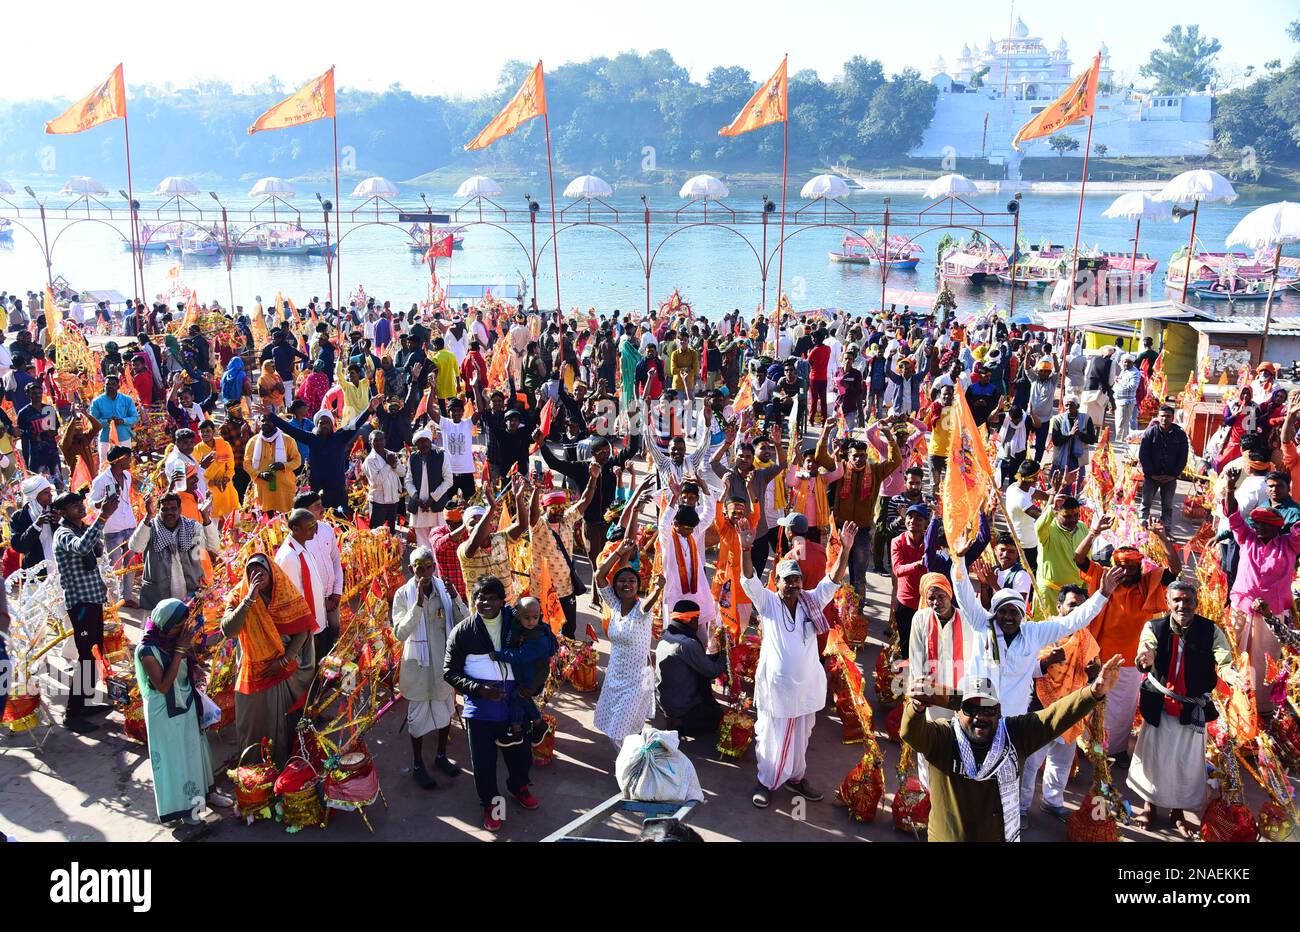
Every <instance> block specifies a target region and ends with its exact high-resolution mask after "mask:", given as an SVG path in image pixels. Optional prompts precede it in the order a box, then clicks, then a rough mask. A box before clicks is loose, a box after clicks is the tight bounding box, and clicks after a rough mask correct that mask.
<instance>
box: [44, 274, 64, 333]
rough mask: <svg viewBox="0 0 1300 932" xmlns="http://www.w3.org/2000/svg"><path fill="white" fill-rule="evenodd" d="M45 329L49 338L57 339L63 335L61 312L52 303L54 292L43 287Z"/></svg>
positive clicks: (48, 287) (56, 305)
mask: <svg viewBox="0 0 1300 932" xmlns="http://www.w3.org/2000/svg"><path fill="white" fill-rule="evenodd" d="M45 327H46V329H47V330H48V331H49V333H50V336H52V337H57V336H59V335H60V334H61V333H63V310H62V309H61V308H60V307H59V305H58V304H56V303H55V301H54V291H53V290H52V289H51V288H50V286H49V285H46V286H45Z"/></svg>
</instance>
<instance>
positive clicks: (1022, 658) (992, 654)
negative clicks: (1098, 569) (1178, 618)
mask: <svg viewBox="0 0 1300 932" xmlns="http://www.w3.org/2000/svg"><path fill="white" fill-rule="evenodd" d="M958 553H959V555H960V554H964V553H965V551H964V550H961V551H959V552H958ZM1125 572H1126V571H1125V570H1123V569H1121V568H1120V567H1111V568H1110V569H1109V570H1108V571H1107V572H1106V573H1105V574H1104V575H1103V576H1102V578H1101V585H1100V588H1099V589H1098V591H1097V592H1096V593H1095V594H1094V595H1093V596H1092V597H1091V598H1090V599H1088V601H1087V602H1085V603H1084V604H1083V605H1081V606H1080V607H1079V608H1077V609H1076V610H1074V611H1073V612H1071V613H1070V614H1069V615H1066V616H1064V617H1060V616H1058V617H1056V618H1053V619H1049V620H1047V621H1041V622H1037V623H1035V624H1029V625H1026V624H1023V622H1024V620H1025V596H1024V593H1022V592H1020V591H1018V590H1016V589H1010V588H1002V589H998V590H997V591H996V592H994V593H993V597H992V599H991V600H990V602H989V607H988V609H985V608H984V606H983V604H981V602H980V599H979V596H978V595H977V594H976V592H975V587H974V586H973V585H971V579H970V572H969V571H968V570H967V568H966V561H965V560H954V561H953V569H952V578H953V583H954V591H955V595H956V598H957V605H958V608H959V610H960V611H961V614H962V618H963V619H965V621H966V622H967V623H969V624H970V626H971V628H972V629H973V630H974V631H975V633H976V634H977V635H979V636H980V637H982V638H984V639H985V648H986V658H987V659H988V660H991V661H992V662H991V663H989V664H988V665H987V667H986V672H987V674H988V675H989V676H991V677H993V679H994V685H995V686H996V687H997V694H998V698H999V699H1000V701H1001V704H1002V714H1003V715H1024V714H1025V713H1026V712H1028V711H1029V699H1030V696H1031V695H1032V693H1033V689H1034V679H1035V678H1036V677H1037V676H1039V675H1040V674H1041V670H1040V669H1039V666H1038V656H1039V653H1040V652H1041V651H1042V650H1043V649H1044V648H1045V647H1047V646H1048V645H1050V644H1053V643H1055V642H1056V641H1059V640H1061V639H1062V638H1065V637H1068V636H1069V635H1071V634H1073V633H1074V632H1075V631H1078V630H1079V629H1080V628H1085V627H1087V626H1088V625H1089V624H1091V623H1092V621H1093V620H1094V619H1095V618H1096V617H1097V616H1098V615H1099V614H1100V613H1101V611H1102V610H1103V609H1104V608H1105V607H1106V604H1107V600H1108V599H1109V598H1110V596H1111V593H1113V592H1114V591H1115V587H1116V586H1117V585H1118V584H1119V581H1120V577H1121V576H1123V575H1124V574H1125ZM1129 720H1130V721H1132V719H1131V718H1130V719H1129ZM1032 802H1033V797H1032V796H1029V797H1028V798H1023V797H1022V798H1021V800H1020V818H1021V819H1022V820H1023V819H1025V818H1026V817H1027V815H1028V812H1029V805H1030V803H1032Z"/></svg>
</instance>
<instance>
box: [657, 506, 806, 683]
mask: <svg viewBox="0 0 1300 932" xmlns="http://www.w3.org/2000/svg"><path fill="white" fill-rule="evenodd" d="M714 507H715V506H714V499H713V498H712V497H711V496H709V495H708V494H707V493H706V492H705V491H704V489H701V490H700V501H699V504H697V505H696V506H695V510H696V512H697V513H698V514H699V515H700V523H699V524H697V525H696V526H695V530H694V532H693V533H692V536H693V537H694V538H695V571H694V575H695V580H696V586H695V591H694V592H683V591H682V586H683V584H684V583H685V580H683V579H682V578H681V573H680V571H679V570H678V569H677V548H676V547H675V546H674V545H673V538H674V537H676V536H677V532H676V531H675V530H673V515H675V514H676V513H677V508H676V507H675V506H672V505H668V506H666V507H664V508H663V509H662V515H661V516H660V518H659V552H660V553H661V554H663V564H664V592H663V599H662V602H663V610H664V624H665V625H667V624H668V622H669V621H671V620H672V613H673V606H674V605H676V604H677V602H678V601H679V600H681V599H690V600H691V601H693V602H695V603H696V604H698V605H699V606H700V618H699V637H700V640H701V641H703V640H704V639H705V638H706V637H707V636H708V631H709V624H710V623H711V622H712V621H713V620H714V619H716V618H717V617H718V603H717V602H716V601H714V598H713V588H712V586H711V585H710V583H709V579H708V577H707V576H705V575H704V535H705V533H706V532H707V531H708V529H709V527H710V525H712V524H713V520H712V518H713V512H714ZM682 556H683V557H685V558H686V559H687V560H689V559H690V558H691V553H690V544H688V543H687V542H686V539H685V538H683V539H682ZM688 572H689V568H688ZM823 698H825V697H823Z"/></svg>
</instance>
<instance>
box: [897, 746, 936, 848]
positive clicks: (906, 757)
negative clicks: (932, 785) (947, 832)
mask: <svg viewBox="0 0 1300 932" xmlns="http://www.w3.org/2000/svg"><path fill="white" fill-rule="evenodd" d="M913 756H914V755H913V752H912V748H911V746H910V745H906V744H905V745H903V753H902V754H900V755H899V757H898V791H897V792H895V793H894V801H893V803H892V804H891V805H890V812H891V814H892V817H893V822H894V828H895V829H897V830H898V831H900V832H910V833H912V834H913V835H916V836H917V837H918V838H919V837H920V835H921V833H922V832H925V831H928V830H929V828H930V791H929V790H927V789H926V788H925V786H924V785H923V784H922V783H921V779H920V777H918V776H917V775H916V774H915V773H913V772H912V771H913Z"/></svg>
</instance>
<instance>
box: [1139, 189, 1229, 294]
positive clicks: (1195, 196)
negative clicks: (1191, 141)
mask: <svg viewBox="0 0 1300 932" xmlns="http://www.w3.org/2000/svg"><path fill="white" fill-rule="evenodd" d="M1236 199H1237V192H1236V191H1235V190H1234V189H1233V187H1232V182H1231V181H1229V180H1228V179H1227V178H1224V177H1223V176H1222V175H1220V174H1219V173H1218V172H1212V171H1207V170H1206V169H1204V168H1198V169H1194V170H1193V171H1189V172H1183V173H1182V174H1181V175H1177V176H1175V177H1174V178H1171V179H1170V180H1169V183H1168V184H1166V185H1165V186H1164V187H1163V188H1161V189H1160V192H1159V193H1158V194H1156V200H1157V201H1169V202H1170V203H1176V202H1178V201H1191V202H1192V232H1191V235H1190V236H1189V237H1188V239H1187V268H1186V269H1184V270H1183V295H1182V298H1181V300H1182V301H1183V302H1184V303H1186V302H1187V284H1188V282H1190V281H1191V280H1192V259H1193V258H1194V256H1195V254H1196V218H1197V215H1198V214H1199V213H1200V211H1201V201H1222V202H1223V203H1225V204H1231V203H1232V202H1233V201H1235V200H1236Z"/></svg>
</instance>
